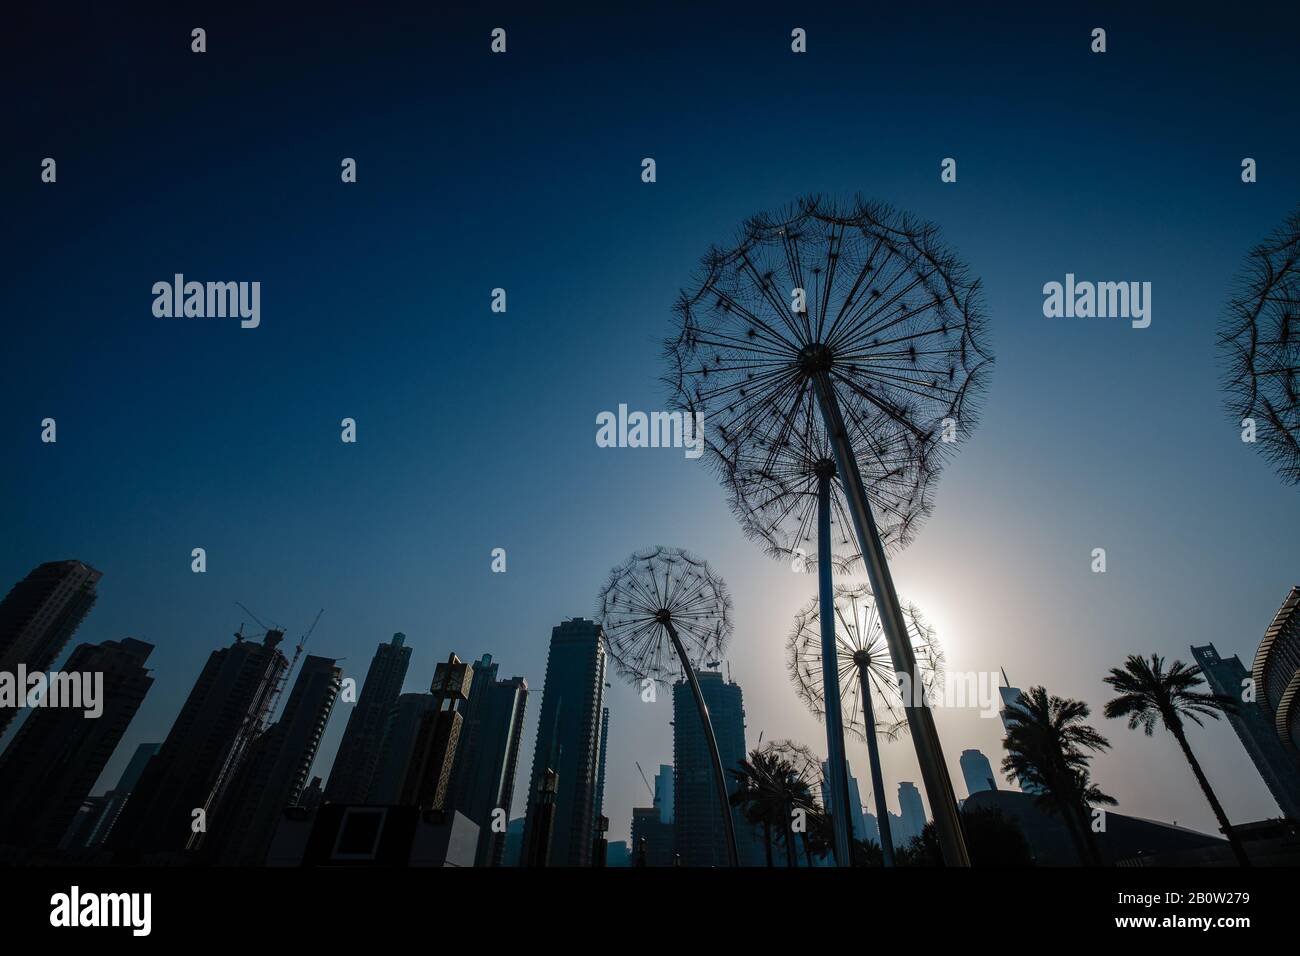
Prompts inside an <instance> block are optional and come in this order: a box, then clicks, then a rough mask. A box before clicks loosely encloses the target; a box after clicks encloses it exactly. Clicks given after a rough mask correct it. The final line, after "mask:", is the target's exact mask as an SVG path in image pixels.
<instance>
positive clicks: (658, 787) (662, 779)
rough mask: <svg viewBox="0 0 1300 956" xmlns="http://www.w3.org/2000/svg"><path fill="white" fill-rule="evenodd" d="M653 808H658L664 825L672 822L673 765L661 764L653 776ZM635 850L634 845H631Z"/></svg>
mask: <svg viewBox="0 0 1300 956" xmlns="http://www.w3.org/2000/svg"><path fill="white" fill-rule="evenodd" d="M654 795H655V806H656V807H658V808H659V819H660V820H662V821H663V822H664V823H672V822H673V765H672V764H670V763H661V764H660V765H659V772H658V773H657V774H655V786H654ZM633 849H635V844H634V845H633Z"/></svg>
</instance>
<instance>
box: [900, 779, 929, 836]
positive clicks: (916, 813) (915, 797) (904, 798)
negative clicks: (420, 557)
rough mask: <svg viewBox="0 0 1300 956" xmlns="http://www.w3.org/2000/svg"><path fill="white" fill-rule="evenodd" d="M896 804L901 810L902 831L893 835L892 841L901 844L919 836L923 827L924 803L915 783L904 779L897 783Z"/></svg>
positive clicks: (924, 822)
mask: <svg viewBox="0 0 1300 956" xmlns="http://www.w3.org/2000/svg"><path fill="white" fill-rule="evenodd" d="M898 806H899V808H900V809H901V810H902V811H903V817H902V831H901V833H899V834H897V835H895V836H894V843H895V846H902V845H904V844H906V843H907V842H908V841H909V840H912V839H914V838H915V837H919V836H920V835H921V831H922V830H923V829H925V824H926V819H925V804H924V803H922V802H921V791H919V790H917V789H916V784H914V783H910V782H908V781H906V780H905V781H903V782H902V783H900V784H899V785H898Z"/></svg>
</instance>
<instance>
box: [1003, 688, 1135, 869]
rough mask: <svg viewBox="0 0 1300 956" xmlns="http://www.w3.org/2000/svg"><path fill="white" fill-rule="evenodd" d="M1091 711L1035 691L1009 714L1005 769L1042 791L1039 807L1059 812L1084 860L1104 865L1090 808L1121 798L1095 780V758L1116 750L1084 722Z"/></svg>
mask: <svg viewBox="0 0 1300 956" xmlns="http://www.w3.org/2000/svg"><path fill="white" fill-rule="evenodd" d="M1090 713H1091V711H1089V709H1088V705H1087V704H1085V703H1084V702H1083V701H1081V700H1071V699H1069V698H1067V697H1054V696H1048V693H1047V691H1046V690H1045V689H1044V688H1042V687H1031V688H1030V689H1029V691H1028V692H1027V693H1022V694H1021V695H1020V697H1019V699H1018V700H1017V701H1016V702H1015V703H1014V704H1013V705H1011V706H1010V707H1008V708H1007V710H1006V718H1007V736H1006V739H1005V740H1003V741H1002V746H1003V747H1005V748H1006V750H1007V756H1006V757H1005V758H1004V759H1003V761H1002V771H1003V772H1004V773H1005V774H1006V775H1007V779H1008V780H1009V781H1012V782H1015V781H1017V780H1018V781H1019V782H1020V785H1021V787H1022V788H1023V789H1025V790H1027V791H1031V792H1036V793H1037V803H1038V805H1039V806H1041V807H1042V808H1043V809H1045V810H1047V811H1048V812H1050V813H1056V814H1059V815H1060V817H1061V819H1062V820H1063V821H1064V822H1065V827H1066V829H1067V830H1068V831H1069V834H1070V839H1071V840H1072V841H1073V842H1074V847H1075V850H1076V851H1077V852H1078V854H1079V860H1080V862H1082V863H1084V864H1085V865H1088V866H1100V865H1101V862H1102V861H1101V852H1100V850H1099V849H1098V848H1097V843H1096V837H1095V836H1094V835H1093V831H1092V827H1091V826H1090V821H1089V817H1090V808H1091V807H1092V806H1093V805H1095V804H1107V805H1111V806H1113V805H1114V804H1115V799H1114V798H1113V797H1111V796H1109V795H1107V794H1105V793H1103V792H1102V791H1101V790H1100V789H1099V788H1098V787H1096V786H1095V785H1094V784H1093V783H1092V781H1091V778H1090V777H1089V773H1088V763H1089V761H1091V760H1092V754H1091V753H1088V751H1101V750H1105V749H1106V748H1107V747H1109V746H1110V741H1108V740H1107V739H1106V738H1105V737H1103V736H1102V735H1101V734H1099V733H1098V732H1097V730H1096V729H1095V728H1093V727H1091V726H1089V725H1088V724H1086V723H1084V721H1086V720H1087V719H1088V715H1089V714H1090Z"/></svg>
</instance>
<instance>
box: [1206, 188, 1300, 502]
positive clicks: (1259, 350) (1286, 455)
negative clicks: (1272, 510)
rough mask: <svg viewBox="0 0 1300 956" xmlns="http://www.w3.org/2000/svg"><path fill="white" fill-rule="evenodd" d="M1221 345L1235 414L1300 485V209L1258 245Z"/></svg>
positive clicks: (1291, 480)
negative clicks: (1265, 240) (1270, 236)
mask: <svg viewBox="0 0 1300 956" xmlns="http://www.w3.org/2000/svg"><path fill="white" fill-rule="evenodd" d="M1219 345H1220V349H1221V352H1222V354H1223V355H1224V356H1225V357H1226V360H1227V374H1226V376H1225V379H1224V385H1225V388H1226V390H1227V392H1228V407H1229V409H1230V411H1231V412H1232V414H1233V417H1234V418H1235V419H1236V420H1237V422H1238V423H1239V424H1240V426H1241V427H1242V428H1243V429H1245V430H1247V431H1249V432H1250V434H1251V438H1252V440H1254V441H1256V442H1257V443H1258V444H1259V447H1260V450H1261V451H1262V452H1263V453H1264V455H1265V457H1267V458H1268V460H1269V461H1271V462H1273V463H1274V464H1275V465H1276V466H1277V469H1278V472H1279V473H1280V474H1281V475H1282V478H1283V480H1284V481H1286V482H1288V483H1290V484H1300V210H1296V211H1295V212H1293V213H1292V214H1291V215H1290V216H1289V217H1288V218H1287V220H1286V222H1285V223H1283V224H1282V227H1281V228H1280V229H1278V230H1277V232H1275V233H1274V234H1273V236H1272V238H1270V239H1269V240H1268V241H1267V242H1264V243H1263V244H1261V245H1259V246H1256V247H1255V249H1254V250H1252V252H1251V254H1250V257H1249V259H1248V260H1247V263H1246V268H1245V269H1244V270H1243V272H1242V274H1241V275H1240V276H1239V277H1238V280H1237V294H1236V295H1235V296H1234V297H1233V299H1232V301H1231V302H1230V303H1229V305H1228V317H1227V319H1226V320H1225V321H1224V323H1223V325H1222V327H1221V329H1220V332H1219ZM1247 431H1243V436H1244V435H1245V434H1246V433H1247Z"/></svg>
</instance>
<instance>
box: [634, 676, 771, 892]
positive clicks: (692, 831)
mask: <svg viewBox="0 0 1300 956" xmlns="http://www.w3.org/2000/svg"><path fill="white" fill-rule="evenodd" d="M697 677H698V679H699V682H700V692H701V693H702V694H703V695H704V703H705V705H706V706H707V707H708V709H709V717H710V720H711V722H712V724H713V733H714V735H715V736H716V737H717V740H718V753H719V755H720V756H721V758H722V766H723V769H724V772H725V770H726V768H729V767H735V766H737V765H738V764H739V763H740V761H741V760H743V759H745V756H746V753H747V751H746V749H745V707H744V700H743V695H742V693H741V690H740V685H739V684H735V683H732V682H731V681H724V680H723V678H722V675H721V674H720V673H718V672H717V671H701V672H700V673H699V674H698V675H697ZM726 776H727V780H726V783H727V786H728V788H729V789H730V792H732V793H734V792H735V790H736V788H737V787H739V786H740V784H739V782H738V781H736V780H735V779H734V778H732V776H731V775H730V774H727V775H726ZM731 816H732V820H733V821H734V824H735V827H736V847H737V851H738V853H739V856H740V865H741V866H761V865H762V863H763V860H764V852H763V848H762V846H761V845H760V844H759V842H758V841H757V840H756V839H755V837H754V832H753V830H752V829H751V828H750V827H749V825H748V824H746V822H745V820H744V817H743V815H742V814H741V812H740V810H739V809H733V810H732V812H731ZM724 827H725V818H724V817H723V815H722V808H721V806H720V804H719V800H718V796H717V793H716V791H715V789H714V781H713V763H712V758H711V756H710V754H709V746H708V741H707V738H706V737H705V735H704V728H703V727H702V726H701V725H700V715H699V711H698V710H697V709H696V706H695V698H694V696H693V695H692V694H691V688H690V685H689V684H687V683H686V682H685V681H679V682H678V683H676V684H674V685H673V839H674V842H675V846H676V852H677V854H678V855H679V856H680V857H681V861H682V865H683V866H728V865H729V861H728V854H727V835H726V830H725V829H724ZM635 852H636V847H635V846H634V847H633V854H634V855H635Z"/></svg>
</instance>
